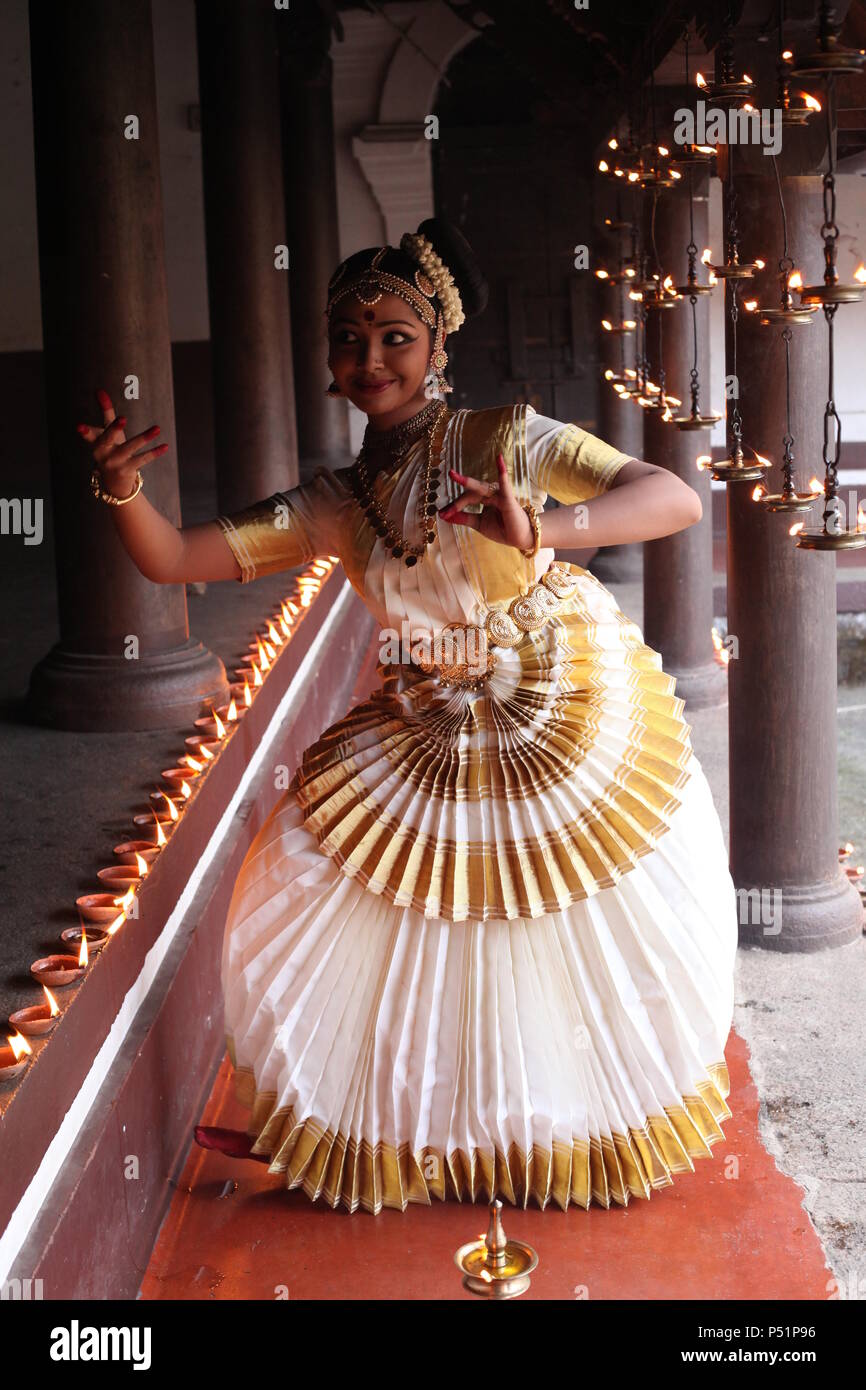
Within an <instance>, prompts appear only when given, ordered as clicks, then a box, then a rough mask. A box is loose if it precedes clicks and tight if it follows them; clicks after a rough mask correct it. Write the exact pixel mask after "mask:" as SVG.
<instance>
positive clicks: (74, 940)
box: [60, 907, 123, 955]
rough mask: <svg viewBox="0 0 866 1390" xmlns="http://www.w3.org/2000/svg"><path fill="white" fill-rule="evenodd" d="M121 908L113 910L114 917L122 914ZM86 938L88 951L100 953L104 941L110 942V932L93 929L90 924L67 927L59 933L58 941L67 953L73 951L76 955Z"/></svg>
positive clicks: (98, 928)
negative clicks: (87, 925)
mask: <svg viewBox="0 0 866 1390" xmlns="http://www.w3.org/2000/svg"><path fill="white" fill-rule="evenodd" d="M122 910H123V909H122V908H120V907H116V908H115V909H114V916H115V917H117V916H119V915H120V913H121V912H122ZM85 937H87V949H88V951H89V952H90V951H101V950H102V948H103V946H104V945H105V943H106V941H110V940H111V932H109V931H103V929H102V927H95V926H93V925H92V924H91V925H90V926H89V927H87V928H84V927H67V928H66V930H65V931H62V932H61V933H60V941H61V943H62V945H63V946H65V947H66V950H67V951H70V952H72V951H74V952H75V954H76V955H79V954H80V952H81V943H82V941H83V940H84V938H85Z"/></svg>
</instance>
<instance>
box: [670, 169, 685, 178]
mask: <svg viewBox="0 0 866 1390" xmlns="http://www.w3.org/2000/svg"><path fill="white" fill-rule="evenodd" d="M671 178H672V179H681V178H682V174H681V173H680V171H679V169H671Z"/></svg>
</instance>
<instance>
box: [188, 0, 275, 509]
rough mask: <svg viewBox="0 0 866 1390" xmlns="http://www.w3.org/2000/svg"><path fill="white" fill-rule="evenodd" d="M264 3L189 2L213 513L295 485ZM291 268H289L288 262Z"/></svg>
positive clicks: (270, 20)
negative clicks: (197, 103) (194, 39)
mask: <svg viewBox="0 0 866 1390" xmlns="http://www.w3.org/2000/svg"><path fill="white" fill-rule="evenodd" d="M279 22H280V21H279V17H278V16H277V14H276V12H275V10H274V6H273V3H272V0H243V3H242V4H239V3H238V0H197V4H196V23H197V32H198V55H199V91H200V95H201V112H202V166H203V173H204V195H205V229H206V234H207V267H208V297H209V303H210V328H211V348H212V355H213V382H214V438H215V452H216V459H215V461H216V473H217V490H218V503H219V510H220V511H221V512H227V511H232V510H235V509H236V508H240V507H245V506H247V505H248V504H249V503H251V502H255V501H256V500H258V499H259V498H262V497H267V496H268V495H269V494H270V493H272V492H275V491H277V490H279V489H285V488H290V487H294V486H295V485H296V484H297V482H298V481H299V474H298V445H297V430H296V425H295V398H294V387H293V378H292V343H291V329H290V324H289V268H287V267H286V265H285V264H283V265H282V267H279V266H278V263H277V262H278V259H279V257H280V255H281V254H282V256H283V258H285V254H286V252H285V251H284V252H282V253H280V251H279V250H278V248H282V247H286V248H287V250H288V254H289V257H291V255H292V252H291V248H288V247H287V237H286V224H285V207H284V202H283V175H282V151H281V144H280V118H279V90H278V72H277V54H276V39H277V36H276V31H275V27H274V26H275V25H276V24H277V23H279ZM289 265H291V260H289Z"/></svg>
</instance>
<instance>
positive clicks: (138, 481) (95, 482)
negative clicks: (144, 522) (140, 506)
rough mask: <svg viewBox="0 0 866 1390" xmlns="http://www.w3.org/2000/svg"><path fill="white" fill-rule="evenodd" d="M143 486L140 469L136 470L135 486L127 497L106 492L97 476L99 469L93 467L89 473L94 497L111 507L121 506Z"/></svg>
mask: <svg viewBox="0 0 866 1390" xmlns="http://www.w3.org/2000/svg"><path fill="white" fill-rule="evenodd" d="M143 486H144V479H143V478H142V476H141V469H140V468H139V469H137V470H136V474H135V487H134V488H133V489H132V492H131V493H130V494H129V496H128V497H115V495H114V493H113V492H106V491H105V489H104V487H103V486H102V479H101V477H100V476H99V469H98V468H94V470H93V472H92V473H91V475H90V490H91V492H92V493H93V495H94V497H96V498H98V499H99V501H100V502H108V503H109V504H110V505H111V506H112V507H122V506H123V505H124V504H125V503H126V502H131V501H132V499H133V497H137V496H138V494H139V493H140V492H141V489H142V487H143Z"/></svg>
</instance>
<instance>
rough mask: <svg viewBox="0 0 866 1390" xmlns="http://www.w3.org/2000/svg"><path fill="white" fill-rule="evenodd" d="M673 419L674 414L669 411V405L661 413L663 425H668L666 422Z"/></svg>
mask: <svg viewBox="0 0 866 1390" xmlns="http://www.w3.org/2000/svg"><path fill="white" fill-rule="evenodd" d="M673 418H674V412H673V411H672V410H671V408H670V406H669V405H666V406H665V408H664V410H663V411H662V420H663V422H664V424H668V422H669V421H670V420H672V419H673Z"/></svg>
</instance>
